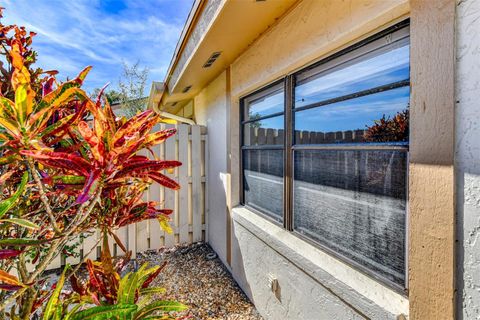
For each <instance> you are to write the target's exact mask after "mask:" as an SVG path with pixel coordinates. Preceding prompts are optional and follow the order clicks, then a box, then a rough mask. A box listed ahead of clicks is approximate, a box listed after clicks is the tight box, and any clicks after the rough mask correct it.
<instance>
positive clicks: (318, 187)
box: [293, 150, 407, 284]
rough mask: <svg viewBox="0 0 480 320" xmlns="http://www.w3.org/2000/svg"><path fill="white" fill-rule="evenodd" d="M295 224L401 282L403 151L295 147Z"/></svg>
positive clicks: (404, 178)
mask: <svg viewBox="0 0 480 320" xmlns="http://www.w3.org/2000/svg"><path fill="white" fill-rule="evenodd" d="M294 165H295V180H294V201H293V203H294V228H295V230H297V231H298V232H300V233H303V234H305V235H306V236H308V237H310V238H313V239H314V240H316V241H318V242H319V243H321V244H323V245H325V246H327V247H330V248H332V249H334V250H335V251H336V252H338V253H340V254H342V255H344V256H346V257H348V258H350V259H352V260H354V261H356V262H358V263H360V264H362V265H364V266H367V267H368V268H369V269H371V270H374V271H375V272H377V273H379V274H382V275H383V276H384V277H386V278H387V279H390V280H392V281H394V282H397V283H402V284H404V281H405V276H404V270H405V248H404V243H405V215H406V184H407V179H406V174H405V173H406V167H407V154H406V152H403V151H392V150H385V151H383V150H382V151H380V150H375V151H350V150H349V151H346V150H302V151H295V163H294Z"/></svg>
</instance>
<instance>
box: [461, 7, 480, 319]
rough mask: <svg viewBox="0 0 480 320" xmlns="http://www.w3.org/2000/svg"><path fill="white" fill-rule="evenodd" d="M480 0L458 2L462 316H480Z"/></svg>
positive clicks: (470, 317)
mask: <svg viewBox="0 0 480 320" xmlns="http://www.w3.org/2000/svg"><path fill="white" fill-rule="evenodd" d="M479 30H480V1H476V0H463V1H458V6H457V70H456V71H457V74H456V96H457V108H456V168H457V172H456V174H457V210H458V211H457V217H458V223H457V225H458V232H457V234H458V238H459V241H458V243H459V247H458V263H457V266H458V278H457V279H458V281H457V285H458V292H459V295H458V299H457V301H458V308H457V310H458V311H459V312H458V313H459V314H458V316H459V317H458V318H459V319H465V320H466V319H479V317H480V289H479V288H480V103H479V97H480V32H479Z"/></svg>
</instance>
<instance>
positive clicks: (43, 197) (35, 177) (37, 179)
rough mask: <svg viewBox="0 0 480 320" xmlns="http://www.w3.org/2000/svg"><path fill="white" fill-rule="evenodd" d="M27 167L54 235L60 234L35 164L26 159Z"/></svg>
mask: <svg viewBox="0 0 480 320" xmlns="http://www.w3.org/2000/svg"><path fill="white" fill-rule="evenodd" d="M27 163H28V167H29V168H30V171H31V172H32V176H33V180H35V183H36V184H37V187H38V192H39V193H40V200H41V201H42V203H43V205H44V206H45V210H46V211H47V214H48V218H49V219H50V222H51V223H52V226H53V230H55V233H56V234H60V233H61V231H60V229H59V228H58V226H57V221H56V220H55V216H54V215H53V210H52V208H51V207H50V203H49V202H48V198H47V195H46V193H45V190H44V189H43V184H42V180H41V177H40V175H39V174H38V171H37V169H36V168H35V164H34V163H33V160H32V159H30V158H28V159H27Z"/></svg>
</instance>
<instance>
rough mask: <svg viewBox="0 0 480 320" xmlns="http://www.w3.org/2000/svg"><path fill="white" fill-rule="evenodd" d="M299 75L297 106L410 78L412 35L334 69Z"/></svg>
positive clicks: (296, 91)
mask: <svg viewBox="0 0 480 320" xmlns="http://www.w3.org/2000/svg"><path fill="white" fill-rule="evenodd" d="M323 68H324V67H323V66H320V67H319V68H318V69H319V71H318V73H314V74H312V73H313V72H312V71H309V72H306V73H304V74H301V75H299V76H298V77H297V87H296V88H295V107H296V108H298V107H301V106H305V105H308V104H311V103H315V102H318V101H324V100H328V99H332V98H336V97H341V96H344V95H347V94H351V93H354V92H359V91H363V90H366V89H371V88H374V87H378V86H382V85H385V84H388V83H393V82H397V81H401V80H405V79H409V72H410V69H409V45H408V38H407V39H403V40H401V41H399V42H398V43H397V44H396V45H394V46H389V47H384V48H380V49H377V50H375V51H373V52H370V53H368V54H365V55H362V56H360V57H358V58H356V59H353V60H349V61H348V62H345V63H342V64H340V65H337V66H335V67H332V68H330V69H327V70H325V69H323Z"/></svg>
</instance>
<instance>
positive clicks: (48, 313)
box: [43, 264, 70, 320]
mask: <svg viewBox="0 0 480 320" xmlns="http://www.w3.org/2000/svg"><path fill="white" fill-rule="evenodd" d="M69 268H70V266H69V265H68V264H67V265H66V266H65V269H63V272H62V275H61V276H60V278H59V279H58V282H57V286H56V287H55V290H54V291H53V293H52V296H51V297H50V299H48V303H47V306H46V307H45V311H44V312H43V320H50V319H51V318H52V317H54V316H55V314H56V309H57V305H58V304H59V298H60V292H61V291H62V288H63V284H64V283H65V273H66V272H67V270H68V269H69Z"/></svg>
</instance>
